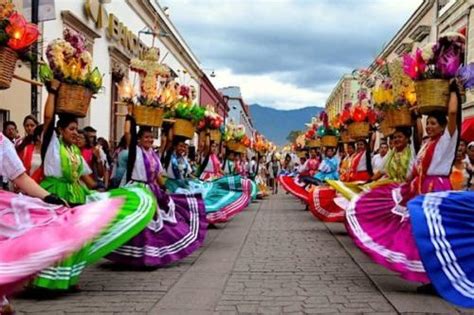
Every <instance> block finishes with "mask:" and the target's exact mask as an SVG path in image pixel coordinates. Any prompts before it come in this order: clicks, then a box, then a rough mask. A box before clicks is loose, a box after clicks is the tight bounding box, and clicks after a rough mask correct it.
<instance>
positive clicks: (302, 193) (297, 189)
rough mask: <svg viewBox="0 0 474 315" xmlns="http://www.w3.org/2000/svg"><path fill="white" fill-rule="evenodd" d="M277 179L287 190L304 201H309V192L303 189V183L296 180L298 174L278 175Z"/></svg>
mask: <svg viewBox="0 0 474 315" xmlns="http://www.w3.org/2000/svg"><path fill="white" fill-rule="evenodd" d="M278 180H279V181H280V183H281V186H282V187H283V189H285V190H286V191H287V192H289V193H290V194H292V195H293V196H295V197H296V198H298V199H300V200H302V201H303V202H305V203H308V202H309V197H310V196H309V193H308V191H307V190H306V189H305V184H304V183H302V182H300V181H299V180H298V176H296V177H293V176H280V177H279V178H278Z"/></svg>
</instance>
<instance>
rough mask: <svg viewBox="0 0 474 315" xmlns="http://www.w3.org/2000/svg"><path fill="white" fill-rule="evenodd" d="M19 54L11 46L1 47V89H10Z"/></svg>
mask: <svg viewBox="0 0 474 315" xmlns="http://www.w3.org/2000/svg"><path fill="white" fill-rule="evenodd" d="M17 60H18V54H17V53H16V52H15V51H14V50H13V49H11V48H9V47H0V90H5V89H8V88H9V87H10V85H11V83H12V80H13V73H15V66H16V61H17Z"/></svg>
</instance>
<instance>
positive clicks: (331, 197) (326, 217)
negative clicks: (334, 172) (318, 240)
mask: <svg viewBox="0 0 474 315" xmlns="http://www.w3.org/2000/svg"><path fill="white" fill-rule="evenodd" d="M338 198H343V197H341V196H340V195H339V194H338V193H337V191H336V190H335V189H333V188H330V187H314V189H313V190H312V191H311V192H310V198H309V203H308V205H309V210H310V211H311V213H312V214H313V215H314V216H315V217H316V218H318V219H319V220H321V221H323V222H344V220H345V215H346V214H345V210H344V208H343V207H341V206H340V205H339V204H338V203H337V202H336V201H337V199H338Z"/></svg>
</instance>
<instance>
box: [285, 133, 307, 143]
mask: <svg viewBox="0 0 474 315" xmlns="http://www.w3.org/2000/svg"><path fill="white" fill-rule="evenodd" d="M302 133H303V132H302V131H301V130H291V131H290V133H289V134H288V136H286V140H288V142H290V143H292V142H295V141H296V138H298V136H299V135H301V134H302Z"/></svg>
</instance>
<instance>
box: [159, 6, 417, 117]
mask: <svg viewBox="0 0 474 315" xmlns="http://www.w3.org/2000/svg"><path fill="white" fill-rule="evenodd" d="M421 2H422V0H406V1H394V0H162V1H160V4H161V5H162V6H168V7H169V8H170V17H171V20H172V21H173V23H175V25H176V27H177V28H178V30H179V31H180V33H181V34H182V36H183V38H184V39H185V40H186V41H187V42H188V43H189V45H190V46H191V49H193V51H194V52H195V53H196V55H197V56H198V58H199V59H200V60H201V62H202V64H203V67H204V68H215V70H216V74H217V77H216V78H215V79H213V82H214V83H215V85H216V87H218V88H220V87H224V86H236V85H237V86H240V87H241V88H242V93H243V97H244V99H245V100H246V101H247V102H248V103H254V102H256V103H259V104H261V105H265V106H272V107H276V108H284V109H290V108H298V107H303V106H308V105H317V106H324V104H325V101H326V98H327V97H328V95H329V94H330V92H331V91H332V88H333V87H334V86H335V85H336V83H337V81H338V80H339V78H340V77H341V76H342V75H343V74H344V73H347V72H350V71H352V69H355V68H360V67H365V66H367V65H368V64H369V63H370V62H371V61H372V60H373V58H375V56H376V55H377V53H378V52H380V51H381V50H382V48H383V46H384V44H385V43H387V42H388V41H389V40H390V39H391V38H392V37H393V36H394V35H395V33H396V31H397V30H398V29H399V28H400V27H401V26H402V25H403V23H404V22H405V21H406V20H407V18H408V17H409V16H410V15H411V14H412V13H413V12H414V10H415V9H416V8H417V7H418V6H419V5H420V3H421Z"/></svg>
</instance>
